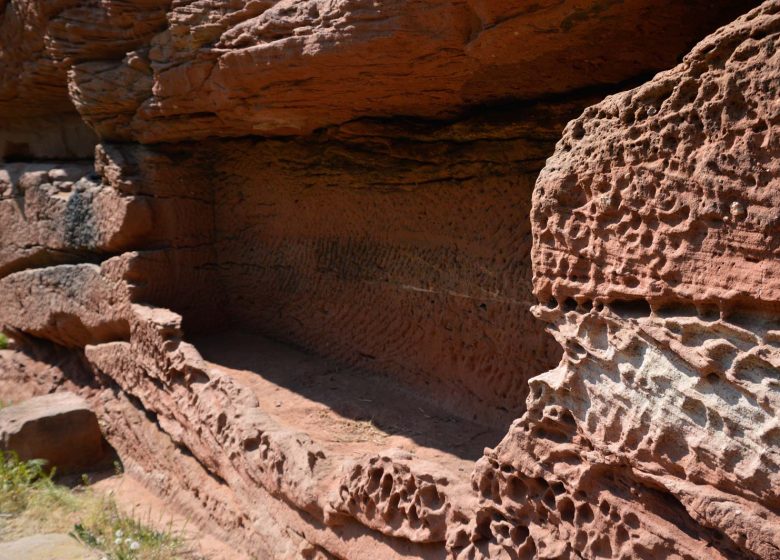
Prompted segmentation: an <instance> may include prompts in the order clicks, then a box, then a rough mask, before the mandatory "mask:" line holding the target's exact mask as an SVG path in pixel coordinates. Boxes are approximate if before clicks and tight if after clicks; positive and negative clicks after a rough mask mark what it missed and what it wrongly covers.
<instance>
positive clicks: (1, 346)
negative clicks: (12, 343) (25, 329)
mask: <svg viewBox="0 0 780 560" xmlns="http://www.w3.org/2000/svg"><path fill="white" fill-rule="evenodd" d="M6 348H8V337H7V336H6V335H5V334H3V333H1V332H0V350H5V349H6Z"/></svg>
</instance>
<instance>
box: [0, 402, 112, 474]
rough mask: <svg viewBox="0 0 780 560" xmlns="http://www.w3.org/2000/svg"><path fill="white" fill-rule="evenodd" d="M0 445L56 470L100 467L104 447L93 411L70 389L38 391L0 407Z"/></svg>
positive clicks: (103, 461) (24, 458)
mask: <svg viewBox="0 0 780 560" xmlns="http://www.w3.org/2000/svg"><path fill="white" fill-rule="evenodd" d="M0 448H1V449H3V450H6V451H14V452H16V453H17V454H18V455H19V458H20V459H23V460H29V459H43V460H44V461H46V462H47V465H46V466H47V468H51V467H56V468H57V472H60V473H63V472H70V473H80V472H85V471H89V470H94V469H96V468H100V467H101V466H102V465H103V464H104V463H105V460H106V458H107V457H108V448H107V446H106V445H105V442H104V440H103V436H102V435H101V433H100V426H99V425H98V420H97V417H96V416H95V413H94V412H93V411H92V410H91V409H90V408H89V405H88V404H87V402H86V401H85V400H84V399H82V398H80V397H78V396H76V395H74V394H72V393H54V394H49V395H42V396H39V397H34V398H32V399H29V400H26V401H23V402H21V403H19V404H15V405H13V406H8V407H6V408H3V409H2V410H0Z"/></svg>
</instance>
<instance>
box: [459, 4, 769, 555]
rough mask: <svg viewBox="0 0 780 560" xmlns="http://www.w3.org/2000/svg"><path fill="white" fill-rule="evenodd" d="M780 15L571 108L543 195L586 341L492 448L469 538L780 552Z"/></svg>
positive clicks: (547, 236) (547, 267)
mask: <svg viewBox="0 0 780 560" xmlns="http://www.w3.org/2000/svg"><path fill="white" fill-rule="evenodd" d="M779 16H780V5H778V4H777V3H776V2H767V3H765V4H764V5H763V6H762V7H761V8H759V9H757V10H755V11H753V12H751V13H749V14H748V15H746V16H745V17H743V18H740V19H739V20H737V21H736V22H735V23H734V24H732V25H730V26H728V27H726V28H724V29H722V30H720V31H719V32H717V33H715V34H714V35H712V36H711V37H709V38H707V39H706V40H705V41H703V42H702V43H700V44H699V45H698V46H697V47H696V48H695V49H694V50H693V52H692V53H691V54H689V55H688V56H687V57H686V58H685V60H684V61H683V63H682V64H681V65H680V66H678V67H676V68H675V69H673V70H671V71H669V72H665V73H662V74H659V75H658V76H657V77H656V78H655V79H654V80H652V81H651V82H649V83H648V84H646V85H643V86H641V87H639V88H637V89H635V90H631V91H628V92H625V93H621V94H618V95H614V96H611V97H608V98H607V99H606V100H605V101H603V102H602V103H600V104H598V105H596V106H594V107H591V108H589V109H587V110H586V111H585V112H584V113H583V115H582V116H581V117H580V118H578V119H576V120H574V121H572V122H571V123H570V124H569V125H568V126H567V128H566V131H565V132H564V137H563V139H562V140H561V142H560V143H559V144H558V147H557V149H556V153H555V155H554V156H553V157H552V158H551V159H550V160H548V162H547V166H546V168H545V170H544V171H543V172H542V174H541V175H540V177H539V180H538V182H537V186H536V190H535V194H534V210H533V214H532V222H533V230H534V250H533V260H534V287H535V293H536V295H537V297H538V298H539V299H540V301H541V302H543V303H542V304H540V305H538V306H536V308H535V310H534V312H535V313H536V315H537V316H538V317H540V318H541V319H542V320H544V321H547V322H548V323H549V324H550V325H551V332H553V334H554V335H555V336H556V338H557V339H558V341H559V342H560V343H561V345H562V346H563V347H564V349H565V355H564V358H563V360H562V362H561V364H560V365H559V366H558V367H557V368H555V369H553V370H551V371H549V372H547V373H545V374H543V375H540V376H538V377H535V378H534V379H532V380H531V382H530V383H531V397H530V398H529V400H528V412H527V413H526V415H525V416H524V417H523V418H522V419H520V420H519V421H518V422H516V423H515V424H514V425H513V426H512V428H511V429H510V431H509V434H508V435H507V437H506V438H505V439H504V440H503V441H502V442H501V443H500V444H499V445H498V446H497V447H496V448H495V449H494V450H490V451H489V452H488V453H487V454H486V456H485V458H483V459H481V460H480V462H479V464H478V467H477V469H476V471H475V474H474V477H473V483H474V487H475V490H477V491H478V492H479V493H480V494H481V505H480V511H479V512H478V514H477V516H476V519H475V520H473V521H472V525H470V526H469V527H468V528H467V529H464V531H463V533H461V535H460V540H459V542H458V543H457V544H458V545H459V546H462V547H463V550H464V552H463V554H464V557H466V554H477V555H480V554H481V555H483V556H485V557H497V556H500V555H503V554H508V555H509V557H512V554H519V555H520V556H521V557H528V558H534V557H542V558H552V557H555V558H558V557H565V558H573V557H580V556H584V557H589V558H591V557H615V558H763V559H767V558H778V557H780V532H778V529H777V528H778V522H779V521H780V518H778V513H779V512H780V510H778V505H780V504H778V501H777V496H778V487H780V486H779V485H780V480H778V460H780V455H778V447H777V446H778V440H777V433H778V427H777V418H778V409H777V406H778V402H777V390H778V373H777V372H778V367H779V366H780V361H778V358H780V355H778V353H777V335H778V331H777V330H776V329H777V325H778V323H777V315H776V311H775V310H776V306H777V293H776V287H775V286H774V283H775V282H776V278H775V273H774V272H773V271H774V268H775V267H776V266H777V264H778V261H777V253H776V244H777V241H776V237H777V231H778V230H777V223H776V219H775V216H774V214H775V213H776V209H777V201H776V200H775V198H776V196H777V192H778V186H779V185H778V168H777V165H778V161H780V160H779V159H778V156H779V155H780V144H778V140H777V139H778V137H777V127H778V121H777V114H778V113H777V111H778V105H777V95H776V92H777V91H778V89H779V88H780V65H778V60H779V59H778V46H780V17H779ZM469 539H470V540H471V541H472V542H473V544H470V543H469Z"/></svg>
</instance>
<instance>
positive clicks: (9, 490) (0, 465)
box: [0, 451, 54, 514]
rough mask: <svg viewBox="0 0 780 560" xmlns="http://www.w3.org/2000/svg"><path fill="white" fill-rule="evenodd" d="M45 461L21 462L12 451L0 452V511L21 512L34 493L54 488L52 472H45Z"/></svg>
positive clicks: (7, 512)
mask: <svg viewBox="0 0 780 560" xmlns="http://www.w3.org/2000/svg"><path fill="white" fill-rule="evenodd" d="M45 466H46V461H42V460H40V459H36V460H32V461H22V460H20V459H19V456H18V455H17V454H16V453H15V452H13V451H0V511H2V513H6V514H9V513H11V514H12V513H18V512H20V511H23V510H24V509H25V508H26V507H27V505H28V503H29V501H30V499H31V498H32V497H33V495H34V494H35V493H36V492H40V491H49V490H51V489H52V488H53V487H54V483H53V482H52V477H53V476H54V470H53V469H52V470H51V471H50V472H47V471H46V469H45Z"/></svg>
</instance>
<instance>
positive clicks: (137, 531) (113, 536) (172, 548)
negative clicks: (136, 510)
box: [70, 498, 194, 560]
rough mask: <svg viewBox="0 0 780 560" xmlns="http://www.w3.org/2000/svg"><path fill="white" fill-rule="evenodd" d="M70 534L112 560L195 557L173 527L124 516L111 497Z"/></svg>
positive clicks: (155, 559) (101, 502) (154, 559)
mask: <svg viewBox="0 0 780 560" xmlns="http://www.w3.org/2000/svg"><path fill="white" fill-rule="evenodd" d="M70 534H71V535H72V536H73V537H74V538H76V539H78V540H79V541H81V542H82V543H84V544H85V545H87V546H89V547H92V548H95V549H98V550H100V551H101V552H102V553H103V554H105V557H106V558H108V559H110V560H175V559H183V558H194V557H193V555H192V553H191V551H189V549H188V547H187V546H186V543H185V540H184V539H183V538H182V537H181V536H180V535H178V534H175V533H174V532H173V531H171V528H170V527H169V528H168V530H167V531H159V530H157V529H153V528H152V527H151V526H150V525H149V524H146V523H143V522H142V521H140V520H139V519H138V518H136V517H135V516H127V515H124V514H123V513H122V512H121V511H119V509H118V507H117V505H116V502H114V500H113V499H111V498H103V499H102V500H101V501H100V503H99V504H98V506H97V507H95V508H93V509H92V511H91V512H90V514H89V515H88V517H87V518H86V519H85V520H83V521H81V522H79V523H77V524H76V525H75V526H74V527H73V530H72V531H71V533H70Z"/></svg>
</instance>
